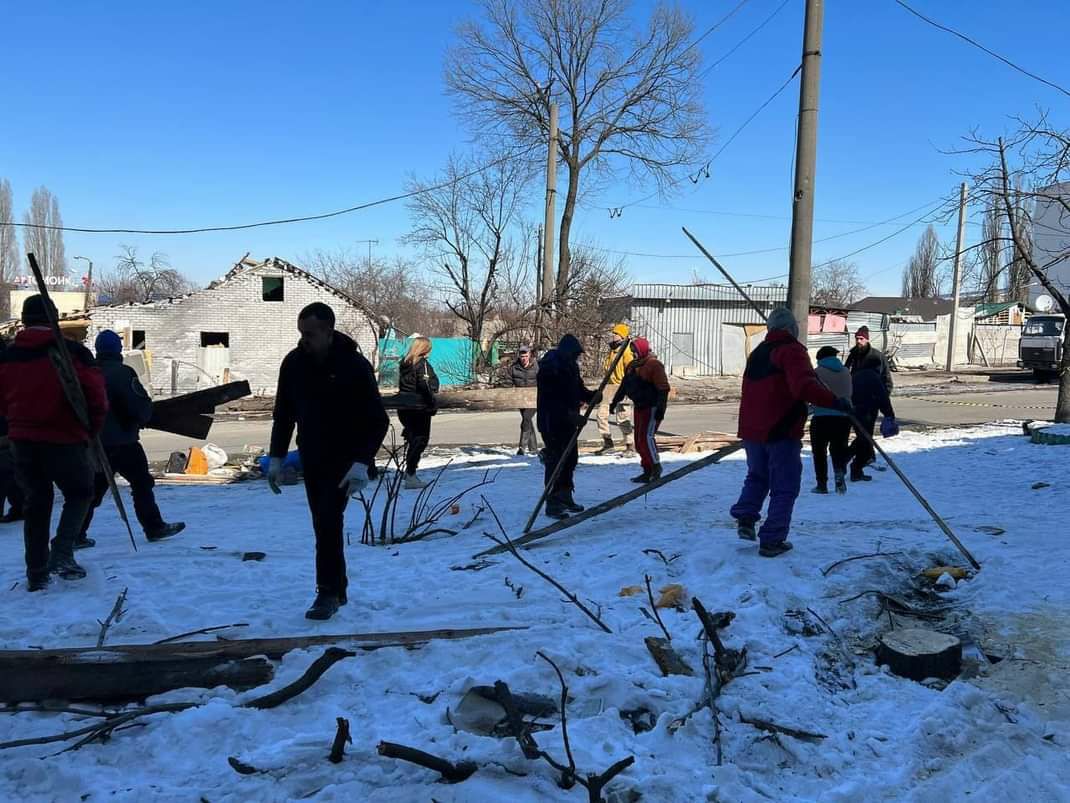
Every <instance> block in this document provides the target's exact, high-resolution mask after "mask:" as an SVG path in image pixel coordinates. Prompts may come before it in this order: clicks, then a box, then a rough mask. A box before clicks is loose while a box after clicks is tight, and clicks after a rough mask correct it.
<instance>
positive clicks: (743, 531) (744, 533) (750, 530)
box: [736, 519, 758, 541]
mask: <svg viewBox="0 0 1070 803" xmlns="http://www.w3.org/2000/svg"><path fill="white" fill-rule="evenodd" d="M736 535H738V536H739V537H740V538H742V539H743V540H744V541H757V540H758V533H757V532H756V531H755V529H754V522H753V521H747V520H746V519H740V520H739V522H738V524H737V525H736Z"/></svg>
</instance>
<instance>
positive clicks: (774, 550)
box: [758, 541, 791, 558]
mask: <svg viewBox="0 0 1070 803" xmlns="http://www.w3.org/2000/svg"><path fill="white" fill-rule="evenodd" d="M785 552H791V542H790V541H778V542H777V543H775V544H762V545H761V546H760V547H758V554H759V555H761V556H762V557H763V558H776V557H780V556H781V555H783V554H784V553H785Z"/></svg>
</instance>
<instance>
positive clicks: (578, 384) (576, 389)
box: [536, 335, 601, 519]
mask: <svg viewBox="0 0 1070 803" xmlns="http://www.w3.org/2000/svg"><path fill="white" fill-rule="evenodd" d="M581 354H583V346H581V345H580V341H579V340H577V339H576V337H575V335H565V336H564V337H562V338H561V342H560V343H558V344H557V348H555V349H550V350H549V351H548V352H546V354H544V355H543V358H542V359H541V360H539V372H538V376H537V378H536V379H537V383H536V387H537V388H538V392H537V396H536V422H537V424H538V427H539V434H541V435H542V440H543V442H544V443H545V444H546V449H545V455H544V457H545V459H544V461H543V465H544V477H543V487H545V488H547V496H546V515H547V516H549V517H551V518H555V519H563V518H567V517H568V514H569V513H580V512H582V511H583V505H579V504H577V503H576V500H575V499H574V498H573V492H574V490H575V483H574V481H573V475H574V474H575V472H576V463H577V462H578V461H579V450H578V448H577V446H576V442H575V440H574V439H573V437H572V436H573V435H574V434H575V432H576V427H577V426H578V425H579V424H580V421H581V416H580V405H582V404H587V405H597V404H599V403H600V402H601V394H600V393H598V392H597V391H594V390H590V389H588V388H587V386H586V385H584V384H583V378H582V377H581V376H580V366H579V359H580V355H581ZM570 443H571V446H569V444H570ZM562 459H563V460H564V462H563V463H562V466H561V472H560V474H558V476H557V479H556V480H555V481H554V482H553V484H552V486H551V480H552V479H553V474H554V469H555V468H556V467H557V464H558V463H559V462H561V461H562Z"/></svg>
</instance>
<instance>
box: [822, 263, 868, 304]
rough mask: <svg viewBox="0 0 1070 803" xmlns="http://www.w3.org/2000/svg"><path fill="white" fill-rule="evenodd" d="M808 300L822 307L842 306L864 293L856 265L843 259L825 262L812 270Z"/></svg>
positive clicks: (864, 287)
mask: <svg viewBox="0 0 1070 803" xmlns="http://www.w3.org/2000/svg"><path fill="white" fill-rule="evenodd" d="M812 281H813V287H812V289H811V293H810V301H811V303H812V304H816V305H818V306H822V307H844V306H846V305H848V304H850V303H851V302H852V301H857V300H858V299H860V298H862V297H863V296H864V295H865V294H866V292H867V291H866V285H865V283H864V282H863V281H862V279H861V277H859V275H858V265H856V264H855V263H854V262H848V261H846V260H843V259H836V260H833V261H832V262H826V263H825V264H823V265H821V266H819V267H818V268H816V269H815V270H814V273H813V280H812Z"/></svg>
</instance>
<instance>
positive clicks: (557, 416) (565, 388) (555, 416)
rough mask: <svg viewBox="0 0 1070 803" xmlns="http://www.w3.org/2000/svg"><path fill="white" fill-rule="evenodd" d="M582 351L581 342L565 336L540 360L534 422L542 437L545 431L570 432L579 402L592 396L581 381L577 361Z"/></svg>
mask: <svg viewBox="0 0 1070 803" xmlns="http://www.w3.org/2000/svg"><path fill="white" fill-rule="evenodd" d="M582 353H583V347H582V346H581V345H580V341H579V340H577V339H576V338H575V337H574V336H573V335H565V336H564V337H562V338H561V342H560V343H558V344H557V348H555V349H550V350H549V351H548V352H546V354H544V355H543V357H542V359H541V360H539V371H538V374H537V376H536V387H537V388H538V392H537V401H536V409H537V414H536V415H537V417H536V421H537V422H538V427H539V431H540V432H542V433H544V436H545V433H547V432H549V433H551V434H558V433H564V432H571V431H572V429H573V428H574V427H575V417H576V415H577V414H578V413H579V411H580V405H581V404H583V403H585V402H589V401H590V400H591V399H592V398H593V397H594V391H592V390H588V389H587V387H586V385H584V384H583V378H582V377H581V376H580V367H579V365H578V364H577V362H576V358H577V357H579V355H580V354H582Z"/></svg>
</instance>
